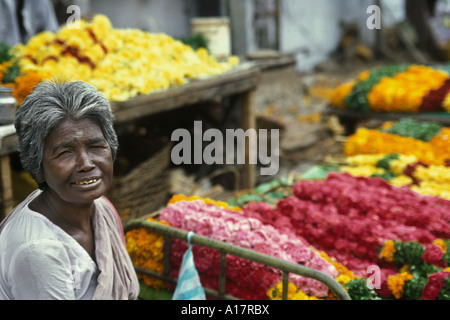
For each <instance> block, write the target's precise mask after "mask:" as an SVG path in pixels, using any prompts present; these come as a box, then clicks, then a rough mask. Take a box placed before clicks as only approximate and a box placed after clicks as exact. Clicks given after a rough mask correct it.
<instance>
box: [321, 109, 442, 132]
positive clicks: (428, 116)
mask: <svg viewBox="0 0 450 320" xmlns="http://www.w3.org/2000/svg"><path fill="white" fill-rule="evenodd" d="M325 114H328V115H335V116H337V117H338V118H339V121H340V122H341V124H342V125H343V126H344V127H345V131H346V134H347V135H350V134H353V133H354V132H355V130H356V127H357V125H358V122H359V121H365V120H370V119H377V120H382V121H395V120H399V119H401V118H413V119H415V120H419V121H432V122H437V123H440V124H442V125H444V126H450V113H449V112H419V113H406V112H404V113H401V112H358V111H352V110H344V109H339V108H335V107H333V106H328V107H327V109H326V110H325Z"/></svg>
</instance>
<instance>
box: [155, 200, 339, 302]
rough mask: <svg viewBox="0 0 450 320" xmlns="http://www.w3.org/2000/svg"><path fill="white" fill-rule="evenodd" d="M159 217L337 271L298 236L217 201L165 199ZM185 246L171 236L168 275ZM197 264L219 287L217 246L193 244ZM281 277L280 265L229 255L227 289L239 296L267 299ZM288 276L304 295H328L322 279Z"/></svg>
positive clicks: (202, 274) (209, 281)
mask: <svg viewBox="0 0 450 320" xmlns="http://www.w3.org/2000/svg"><path fill="white" fill-rule="evenodd" d="M160 219H161V220H163V221H167V222H168V223H169V224H170V225H171V226H173V227H175V228H180V229H183V230H189V231H193V232H195V233H196V234H199V235H203V236H206V237H210V238H213V239H216V240H220V241H225V242H227V243H231V244H234V245H238V246H241V247H244V248H248V249H252V250H255V251H257V252H261V253H265V254H268V255H270V256H273V257H276V258H280V259H283V260H286V261H291V262H295V263H300V264H302V265H305V266H307V267H311V268H314V269H316V270H320V271H322V272H324V273H326V274H328V275H330V276H332V277H337V276H338V272H337V270H336V268H335V267H334V266H333V264H331V263H329V262H327V261H326V260H325V259H324V258H322V257H321V256H320V254H319V253H318V252H316V251H314V250H313V249H311V248H310V246H309V244H308V243H307V242H306V241H304V240H303V239H302V238H301V237H299V236H296V235H294V234H292V233H290V232H283V231H281V230H279V229H275V228H274V227H272V226H269V225H264V224H262V223H261V221H259V220H256V219H252V218H249V217H246V216H245V215H243V214H242V213H239V212H236V211H233V210H227V209H224V208H222V207H219V206H215V205H208V204H206V203H205V202H203V201H201V200H194V201H179V202H176V203H172V204H169V205H168V206H167V207H166V208H165V209H164V210H163V211H162V212H161V216H160ZM185 251H186V246H185V245H184V244H183V243H182V242H181V241H174V244H173V246H172V257H171V258H172V263H171V265H172V268H173V269H172V272H171V273H172V275H176V274H177V273H178V269H179V267H180V264H181V258H182V255H183V254H184V252H185ZM193 251H194V256H195V264H196V267H197V270H198V272H199V274H200V279H201V282H202V284H203V285H204V286H205V287H209V288H212V289H215V290H217V289H218V275H219V263H220V259H219V252H217V251H215V250H211V249H208V248H205V247H200V246H197V247H196V246H194V248H193ZM280 281H281V272H280V271H279V270H276V269H273V268H269V267H265V266H263V265H260V264H258V263H255V262H252V261H248V260H246V259H242V258H238V257H235V256H232V255H227V284H226V289H227V292H228V293H229V294H231V295H234V296H236V297H239V298H243V299H267V294H266V292H267V290H268V289H269V288H272V287H275V286H276V285H277V283H279V282H280ZM290 281H291V282H292V283H293V284H294V285H295V286H296V287H297V288H298V289H300V290H302V292H304V293H305V294H307V295H308V296H315V297H321V298H324V297H327V296H328V294H329V292H328V288H327V287H326V286H325V285H323V284H322V283H320V282H318V281H316V280H313V279H309V278H304V277H301V276H298V275H295V274H292V275H290Z"/></svg>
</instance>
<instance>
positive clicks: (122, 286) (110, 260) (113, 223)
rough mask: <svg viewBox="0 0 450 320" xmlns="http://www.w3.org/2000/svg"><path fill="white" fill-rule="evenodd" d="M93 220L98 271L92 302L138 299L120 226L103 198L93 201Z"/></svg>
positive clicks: (113, 212)
mask: <svg viewBox="0 0 450 320" xmlns="http://www.w3.org/2000/svg"><path fill="white" fill-rule="evenodd" d="M93 221H94V230H95V231H94V232H95V247H96V248H95V254H96V260H97V266H98V268H99V270H100V274H99V276H98V278H97V288H96V290H95V293H94V297H93V300H105V299H113V300H119V299H120V300H124V299H137V296H138V293H139V283H138V280H137V277H136V272H135V271H134V267H133V264H132V262H131V259H130V256H129V255H128V252H127V250H126V247H125V243H124V237H123V233H122V230H123V229H122V224H121V222H120V219H118V215H117V213H116V212H115V209H114V207H113V205H112V204H111V203H110V202H109V201H108V200H107V199H106V198H105V197H102V198H100V199H99V201H97V202H96V212H95V216H94V219H93ZM115 231H120V232H115Z"/></svg>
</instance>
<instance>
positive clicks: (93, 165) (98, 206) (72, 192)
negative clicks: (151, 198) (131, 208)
mask: <svg viewBox="0 0 450 320" xmlns="http://www.w3.org/2000/svg"><path fill="white" fill-rule="evenodd" d="M112 121H113V114H112V111H111V108H110V104H109V102H108V100H107V99H105V98H104V97H103V95H102V94H101V93H99V92H98V91H97V90H96V89H95V88H94V87H92V86H91V85H88V84H86V83H83V82H80V81H74V82H61V83H59V82H50V81H47V82H43V83H41V84H39V85H38V86H36V88H35V90H34V92H33V93H32V94H30V95H29V96H28V97H27V98H26V99H25V101H24V102H23V104H22V105H21V107H20V108H19V110H18V112H17V115H16V120H15V127H16V131H17V135H18V138H19V152H20V158H21V161H22V165H23V167H24V169H25V170H27V171H28V172H30V174H31V175H32V177H33V178H34V179H35V180H36V182H37V183H38V186H39V189H38V190H36V191H34V192H32V193H31V194H30V195H29V196H28V198H27V199H26V200H24V201H23V202H22V203H21V204H19V205H18V206H17V207H16V208H15V209H14V210H13V211H12V212H11V213H10V214H9V215H8V216H7V218H5V220H4V221H3V222H2V223H1V225H0V299H77V300H78V299H136V298H137V295H138V291H139V285H138V282H137V278H136V274H135V271H134V269H133V266H132V263H131V260H130V258H129V256H128V253H127V251H126V248H125V245H124V238H123V231H122V229H121V228H122V225H121V223H120V220H119V219H118V216H117V213H116V211H115V209H114V207H113V206H112V204H111V203H110V202H109V201H108V200H107V199H106V198H105V197H104V194H105V192H107V190H108V189H109V188H110V187H111V183H112V179H113V162H114V159H115V157H116V154H117V148H118V142H117V136H116V134H115V131H114V129H113V124H112Z"/></svg>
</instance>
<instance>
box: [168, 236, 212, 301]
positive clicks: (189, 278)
mask: <svg viewBox="0 0 450 320" xmlns="http://www.w3.org/2000/svg"><path fill="white" fill-rule="evenodd" d="M193 235H194V233H193V232H189V233H188V242H189V247H188V249H187V251H186V252H185V254H184V256H183V262H182V263H181V267H180V273H179V275H178V283H177V287H176V288H175V292H174V294H173V297H172V300H206V296H205V291H204V290H203V287H202V284H201V283H200V277H199V276H198V272H197V269H196V268H195V264H194V255H193V254H192V244H191V238H192V236H193Z"/></svg>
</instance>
